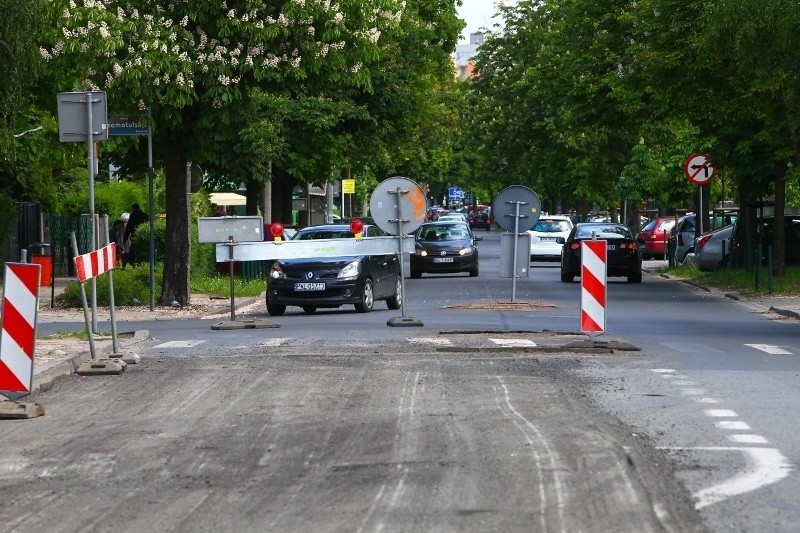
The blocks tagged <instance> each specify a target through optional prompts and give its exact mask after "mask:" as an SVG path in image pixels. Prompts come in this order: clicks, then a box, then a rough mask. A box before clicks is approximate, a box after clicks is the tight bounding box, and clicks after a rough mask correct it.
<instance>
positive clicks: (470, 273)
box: [469, 263, 480, 278]
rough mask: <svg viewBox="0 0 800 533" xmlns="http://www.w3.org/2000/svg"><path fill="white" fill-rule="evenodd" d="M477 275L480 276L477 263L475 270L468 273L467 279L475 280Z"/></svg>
mask: <svg viewBox="0 0 800 533" xmlns="http://www.w3.org/2000/svg"><path fill="white" fill-rule="evenodd" d="M478 274H480V267H479V266H478V264H477V263H475V268H473V269H472V270H470V271H469V277H471V278H477V277H478Z"/></svg>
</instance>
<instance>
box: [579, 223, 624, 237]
mask: <svg viewBox="0 0 800 533" xmlns="http://www.w3.org/2000/svg"><path fill="white" fill-rule="evenodd" d="M593 235H594V236H595V237H597V238H598V239H632V238H633V235H631V232H630V230H629V229H628V228H626V227H625V226H589V227H583V228H581V227H579V228H578V231H577V232H575V238H576V239H591V238H592V236H593Z"/></svg>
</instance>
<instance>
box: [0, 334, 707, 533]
mask: <svg viewBox="0 0 800 533" xmlns="http://www.w3.org/2000/svg"><path fill="white" fill-rule="evenodd" d="M378 352H379V353H378ZM584 357H585V356H584ZM599 357H619V355H608V356H599ZM576 359H577V356H575V355H570V354H530V353H488V352H480V351H479V352H472V353H458V352H446V353H442V352H437V351H435V350H432V349H430V348H424V347H419V348H417V349H411V348H409V347H405V348H403V349H401V348H400V346H399V345H398V346H396V347H392V346H386V347H384V348H381V349H373V350H363V351H362V352H361V353H359V351H358V350H350V351H348V354H347V355H338V354H334V353H329V354H308V353H306V354H303V353H295V354H289V353H282V354H275V353H271V352H270V351H269V350H268V349H267V348H264V347H254V348H252V349H248V350H239V351H237V352H236V353H231V352H230V351H228V352H218V353H211V352H210V353H207V354H205V355H197V354H194V355H191V356H169V357H159V356H158V355H151V356H145V358H144V360H143V363H144V364H140V365H136V366H133V367H131V368H129V370H127V371H126V372H124V373H123V375H121V376H97V377H77V376H75V377H72V378H66V379H61V380H58V381H56V382H55V383H54V384H53V385H52V387H51V388H50V389H49V390H47V391H44V392H40V393H37V394H35V395H33V396H32V397H31V398H30V400H31V401H43V402H44V403H46V408H47V415H46V416H44V417H40V418H38V419H35V420H27V421H10V422H6V423H4V433H5V434H4V435H3V437H2V444H3V448H4V450H5V452H4V453H3V454H2V458H0V498H2V502H3V504H2V506H0V523H2V524H4V527H3V529H4V530H5V531H234V530H235V531H382V530H388V531H570V532H571V531H702V530H703V526H702V524H701V522H700V519H699V517H698V514H697V512H696V511H695V510H694V507H693V504H692V501H691V498H690V496H689V495H688V494H687V492H686V491H685V489H683V488H681V486H680V485H679V484H678V483H677V481H676V480H675V478H674V476H673V475H672V473H671V471H670V467H669V465H668V464H666V463H665V462H664V461H662V459H661V457H662V456H661V455H660V454H659V453H658V452H657V451H654V449H653V448H652V447H651V445H650V443H649V442H648V440H647V439H646V438H644V437H642V436H639V435H636V434H635V432H633V431H631V430H630V429H628V428H626V427H625V426H622V425H620V423H619V422H617V421H616V420H614V419H613V418H610V417H609V416H607V415H604V414H602V413H601V412H600V411H599V410H598V409H596V408H595V407H594V405H593V404H592V403H591V401H589V400H588V398H587V395H586V393H585V391H584V390H582V385H581V383H580V382H579V381H576V380H575V376H574V375H573V374H572V373H571V372H570V371H571V370H572V369H573V368H574V367H575V365H577V364H578V362H577V360H576ZM568 374H569V376H568Z"/></svg>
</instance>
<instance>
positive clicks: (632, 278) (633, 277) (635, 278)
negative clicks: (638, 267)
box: [628, 272, 642, 283]
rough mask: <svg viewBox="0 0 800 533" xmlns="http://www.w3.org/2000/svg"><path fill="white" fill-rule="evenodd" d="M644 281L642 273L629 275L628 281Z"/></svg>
mask: <svg viewBox="0 0 800 533" xmlns="http://www.w3.org/2000/svg"><path fill="white" fill-rule="evenodd" d="M641 282H642V273H641V272H637V273H636V274H631V275H630V276H628V283H641Z"/></svg>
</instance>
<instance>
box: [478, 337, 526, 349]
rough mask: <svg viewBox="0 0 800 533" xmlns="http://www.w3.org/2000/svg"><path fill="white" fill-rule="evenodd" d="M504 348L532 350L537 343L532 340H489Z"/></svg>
mask: <svg viewBox="0 0 800 533" xmlns="http://www.w3.org/2000/svg"><path fill="white" fill-rule="evenodd" d="M489 340H490V341H492V342H493V343H495V344H497V345H499V346H502V347H503V348H532V347H534V346H536V343H535V342H533V341H532V340H530V339H489Z"/></svg>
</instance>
